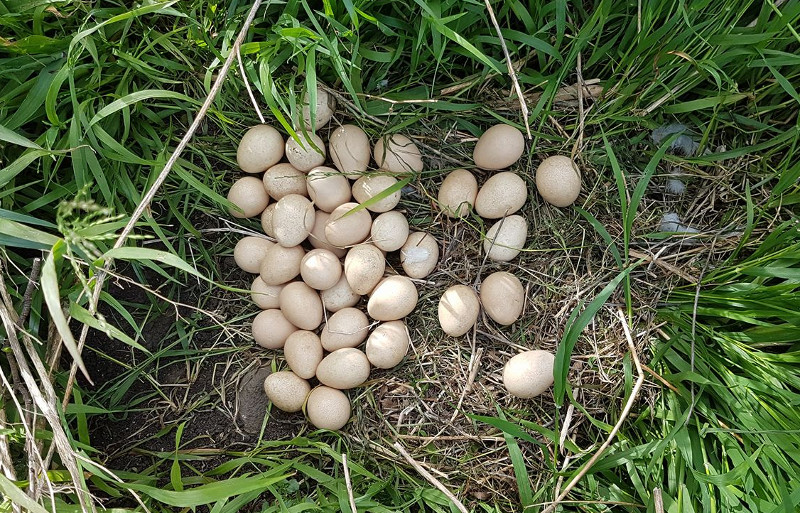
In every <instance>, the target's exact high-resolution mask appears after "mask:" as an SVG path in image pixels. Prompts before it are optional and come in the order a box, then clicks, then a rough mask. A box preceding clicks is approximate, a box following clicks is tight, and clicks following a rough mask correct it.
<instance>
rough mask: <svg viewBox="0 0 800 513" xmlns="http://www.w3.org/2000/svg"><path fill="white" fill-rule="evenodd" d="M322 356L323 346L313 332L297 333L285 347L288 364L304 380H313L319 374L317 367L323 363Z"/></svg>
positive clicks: (293, 334)
mask: <svg viewBox="0 0 800 513" xmlns="http://www.w3.org/2000/svg"><path fill="white" fill-rule="evenodd" d="M322 356H323V351H322V344H321V343H320V340H319V337H318V336H317V334H316V333H314V332H313V331H307V330H298V331H295V332H294V333H292V334H291V335H289V337H288V338H287V339H286V343H285V344H284V345H283V357H284V358H285V359H286V364H287V365H288V366H289V368H290V369H292V372H294V373H295V374H297V375H298V376H300V377H301V378H303V379H311V378H313V377H314V376H315V375H316V374H317V365H319V362H321V361H322Z"/></svg>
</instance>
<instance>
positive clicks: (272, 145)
mask: <svg viewBox="0 0 800 513" xmlns="http://www.w3.org/2000/svg"><path fill="white" fill-rule="evenodd" d="M281 158H283V136H282V135H281V134H280V132H278V131H277V130H275V129H274V128H273V127H271V126H269V125H256V126H254V127H252V128H251V129H250V130H248V131H247V132H245V134H244V136H242V140H241V141H240V142H239V147H238V148H237V149H236V162H237V163H238V164H239V167H240V168H241V169H242V171H244V172H245V173H263V172H264V171H266V170H267V169H269V168H270V167H272V166H274V165H275V164H277V163H278V162H280V161H281Z"/></svg>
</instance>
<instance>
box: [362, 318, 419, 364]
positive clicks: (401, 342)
mask: <svg viewBox="0 0 800 513" xmlns="http://www.w3.org/2000/svg"><path fill="white" fill-rule="evenodd" d="M409 344H410V339H409V337H408V329H407V328H406V324H405V323H404V322H403V321H389V322H384V323H383V324H381V325H380V326H378V327H377V328H375V331H373V332H372V333H371V334H370V335H369V338H368V339H367V345H366V353H367V359H368V360H369V362H370V363H371V364H372V365H373V366H374V367H377V368H379V369H391V368H392V367H394V366H396V365H397V364H399V363H400V362H402V361H403V358H405V356H406V353H407V352H408V346H409Z"/></svg>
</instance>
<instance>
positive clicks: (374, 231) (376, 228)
mask: <svg viewBox="0 0 800 513" xmlns="http://www.w3.org/2000/svg"><path fill="white" fill-rule="evenodd" d="M370 239H371V242H372V243H373V244H374V245H375V247H377V248H378V249H380V250H381V251H386V252H387V253H388V252H391V251H397V250H398V249H400V248H402V247H403V244H405V243H406V240H408V219H406V216H404V215H403V214H402V213H401V212H398V211H396V210H392V211H390V212H384V213H383V214H381V215H379V216H378V217H376V218H375V219H374V220H373V221H372V228H371V229H370Z"/></svg>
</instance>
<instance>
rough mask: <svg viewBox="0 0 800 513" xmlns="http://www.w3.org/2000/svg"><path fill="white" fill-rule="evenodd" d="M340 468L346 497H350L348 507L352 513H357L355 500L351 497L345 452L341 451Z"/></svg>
mask: <svg viewBox="0 0 800 513" xmlns="http://www.w3.org/2000/svg"><path fill="white" fill-rule="evenodd" d="M342 468H343V469H344V483H345V485H346V486H347V498H348V499H350V509H351V510H352V511H353V513H358V509H357V508H356V500H355V498H354V497H353V484H352V482H351V481H350V469H349V468H348V467H347V454H345V453H342Z"/></svg>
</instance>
